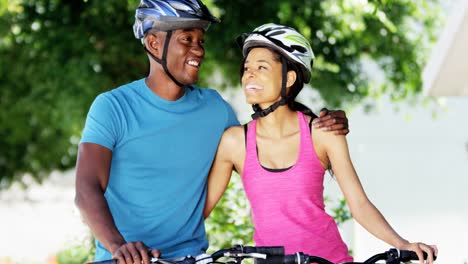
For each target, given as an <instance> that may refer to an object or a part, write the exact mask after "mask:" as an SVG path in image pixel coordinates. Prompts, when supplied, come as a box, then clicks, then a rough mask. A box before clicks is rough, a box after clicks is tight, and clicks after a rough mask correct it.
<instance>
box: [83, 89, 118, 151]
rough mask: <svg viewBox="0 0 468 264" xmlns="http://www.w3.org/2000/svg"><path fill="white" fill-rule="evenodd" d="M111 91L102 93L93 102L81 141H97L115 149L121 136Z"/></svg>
mask: <svg viewBox="0 0 468 264" xmlns="http://www.w3.org/2000/svg"><path fill="white" fill-rule="evenodd" d="M113 100H115V99H113V97H112V95H111V94H110V93H103V94H100V95H99V96H98V97H96V99H95V100H94V102H93V103H92V105H91V107H90V109H89V112H88V116H87V117H86V123H85V127H84V129H83V135H82V137H81V140H80V143H85V142H87V143H95V144H99V145H102V146H104V147H106V148H108V149H110V150H113V149H114V147H115V145H116V142H117V140H118V138H119V130H120V129H119V127H120V125H119V124H120V122H121V118H119V114H118V109H117V108H116V106H115V105H116V104H115V103H113Z"/></svg>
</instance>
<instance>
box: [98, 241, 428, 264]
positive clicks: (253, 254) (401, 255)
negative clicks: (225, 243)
mask: <svg viewBox="0 0 468 264" xmlns="http://www.w3.org/2000/svg"><path fill="white" fill-rule="evenodd" d="M223 257H225V258H229V259H231V261H227V262H220V261H217V260H218V259H220V258H223ZM246 258H253V259H255V263H256V264H310V263H317V264H333V262H331V261H329V260H327V259H325V258H322V257H318V256H313V255H307V254H304V253H302V252H297V253H295V254H291V255H285V254H284V247H281V246H274V247H251V246H242V245H236V246H234V247H232V248H227V249H220V250H218V251H216V252H214V253H213V254H212V255H207V254H204V255H202V256H201V257H197V258H195V257H192V256H186V257H183V258H178V259H162V258H152V259H151V263H156V264H211V263H224V264H241V263H242V261H243V260H244V259H246ZM424 259H427V254H426V253H424ZM433 259H434V260H436V256H433ZM380 260H383V261H385V263H386V264H399V263H402V262H408V261H411V260H418V256H417V255H416V253H415V252H413V251H407V250H398V249H395V248H392V249H390V250H388V251H386V252H383V253H379V254H376V255H374V256H372V257H370V258H369V259H367V260H366V261H364V262H346V263H342V264H375V263H377V261H380ZM118 263H119V262H118V260H114V259H113V260H105V261H98V262H91V263H89V264H118Z"/></svg>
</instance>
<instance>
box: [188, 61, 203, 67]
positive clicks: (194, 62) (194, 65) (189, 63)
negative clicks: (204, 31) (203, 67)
mask: <svg viewBox="0 0 468 264" xmlns="http://www.w3.org/2000/svg"><path fill="white" fill-rule="evenodd" d="M187 64H188V65H190V66H193V67H197V68H200V62H199V61H196V60H189V61H188V62H187Z"/></svg>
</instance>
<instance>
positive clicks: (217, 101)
mask: <svg viewBox="0 0 468 264" xmlns="http://www.w3.org/2000/svg"><path fill="white" fill-rule="evenodd" d="M238 124H239V122H238V121H237V118H236V116H235V114H234V112H233V110H232V108H231V107H230V106H229V104H227V103H226V102H225V101H224V100H223V99H222V98H221V96H220V95H219V94H218V93H217V92H216V91H215V90H212V89H200V88H198V87H196V86H192V87H191V88H188V87H187V88H186V89H185V94H184V96H182V97H181V98H180V99H178V100H176V101H167V100H164V99H162V98H160V97H158V96H157V95H156V94H155V93H153V92H152V91H151V90H150V88H149V87H148V86H147V85H146V84H145V80H144V79H141V80H138V81H135V82H132V83H129V84H126V85H124V86H121V87H119V88H117V89H114V90H111V91H109V92H106V93H103V94H101V95H99V96H98V97H97V98H96V99H95V101H94V102H93V104H92V106H91V109H90V111H89V113H88V116H87V119H86V125H85V128H84V130H83V136H82V138H81V142H80V143H83V142H90V143H96V144H99V145H102V146H104V147H106V148H108V149H110V150H112V163H111V168H110V176H109V182H108V185H107V189H106V191H105V198H106V200H107V203H108V204H109V208H110V211H111V213H112V216H113V218H114V221H115V224H116V226H117V228H118V230H119V231H120V233H121V234H122V235H123V237H124V238H125V239H126V241H129V242H130V241H143V242H144V243H145V244H146V245H148V246H149V247H151V248H157V249H160V250H161V252H162V254H163V256H164V257H169V258H170V257H179V256H185V255H198V254H201V253H203V252H204V251H205V250H206V249H207V247H208V242H207V239H206V234H205V228H204V221H203V220H204V219H203V207H204V205H205V198H206V181H207V175H208V173H209V170H210V167H211V164H212V162H213V159H214V156H215V153H216V149H217V146H218V143H219V141H220V138H221V135H222V133H223V132H224V130H226V129H227V128H229V127H231V126H233V125H238ZM110 258H111V254H110V253H109V252H108V251H107V250H106V249H104V247H103V246H102V245H101V243H99V242H97V244H96V257H95V260H96V261H97V260H105V259H110Z"/></svg>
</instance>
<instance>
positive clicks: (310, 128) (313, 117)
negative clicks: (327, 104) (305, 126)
mask: <svg viewBox="0 0 468 264" xmlns="http://www.w3.org/2000/svg"><path fill="white" fill-rule="evenodd" d="M315 118H316V117H315V116H311V117H310V121H309V132H310V133H311V134H312V121H314V119H315Z"/></svg>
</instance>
